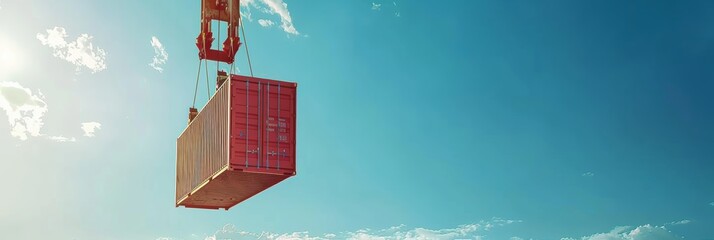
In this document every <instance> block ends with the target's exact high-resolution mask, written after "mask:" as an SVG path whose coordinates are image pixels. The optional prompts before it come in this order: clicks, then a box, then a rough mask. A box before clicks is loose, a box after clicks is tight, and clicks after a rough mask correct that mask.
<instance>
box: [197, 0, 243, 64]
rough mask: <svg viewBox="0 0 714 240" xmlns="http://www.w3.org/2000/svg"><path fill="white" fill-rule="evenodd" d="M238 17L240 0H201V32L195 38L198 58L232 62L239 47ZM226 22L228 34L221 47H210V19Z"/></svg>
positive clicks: (211, 36)
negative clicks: (217, 48) (218, 48)
mask: <svg viewBox="0 0 714 240" xmlns="http://www.w3.org/2000/svg"><path fill="white" fill-rule="evenodd" d="M239 19H240V0H201V33H200V34H199V35H198V37H197V38H196V47H198V58H199V59H206V60H214V61H219V62H225V63H228V64H231V63H233V61H234V60H235V56H236V52H238V48H239V47H240V45H241V43H240V38H239V37H238V24H239ZM213 20H216V21H222V22H227V23H228V31H227V32H228V36H227V37H226V40H225V41H224V42H223V49H221V50H216V49H211V45H213V40H215V39H214V38H213V32H212V31H211V21H213Z"/></svg>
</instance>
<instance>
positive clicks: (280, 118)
mask: <svg viewBox="0 0 714 240" xmlns="http://www.w3.org/2000/svg"><path fill="white" fill-rule="evenodd" d="M294 99H295V89H294V88H288V87H284V86H280V85H266V86H265V87H264V88H263V100H264V101H265V106H266V107H265V108H264V114H265V115H264V118H263V123H264V129H263V131H264V136H265V138H264V139H262V140H263V141H262V142H263V148H264V150H265V151H264V152H263V161H262V164H263V165H264V167H265V168H270V169H276V170H294V169H295V162H294V158H295V156H293V154H294V152H295V149H294V147H295V146H294V144H292V143H293V142H294V141H295V140H294V133H295V130H294V127H295V126H293V125H294V123H295V121H294V117H295V109H294V107H295V101H294Z"/></svg>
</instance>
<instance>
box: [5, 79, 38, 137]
mask: <svg viewBox="0 0 714 240" xmlns="http://www.w3.org/2000/svg"><path fill="white" fill-rule="evenodd" d="M0 108H1V109H3V110H4V111H5V114H7V118H8V121H9V122H10V127H11V128H12V130H10V135H12V136H13V137H17V138H19V139H20V140H27V138H28V135H29V136H33V137H37V136H41V135H42V134H40V129H42V125H44V123H43V122H42V117H44V115H45V113H46V112H47V103H45V101H44V100H43V99H42V98H40V97H39V96H37V95H34V94H33V93H32V91H30V89H28V88H25V87H23V86H21V85H20V84H19V83H17V82H0Z"/></svg>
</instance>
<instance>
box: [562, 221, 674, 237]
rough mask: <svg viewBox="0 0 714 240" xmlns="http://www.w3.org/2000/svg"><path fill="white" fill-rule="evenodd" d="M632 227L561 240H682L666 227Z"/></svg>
mask: <svg viewBox="0 0 714 240" xmlns="http://www.w3.org/2000/svg"><path fill="white" fill-rule="evenodd" d="M629 229H630V227H616V228H615V229H613V230H612V231H610V232H608V233H598V234H593V235H591V236H587V237H582V238H561V240H578V239H581V240H681V239H682V238H681V237H678V236H676V235H674V234H673V233H672V232H670V231H669V230H667V229H666V228H665V227H664V226H652V225H649V224H648V225H643V226H639V227H637V228H635V229H632V230H631V231H628V230H629Z"/></svg>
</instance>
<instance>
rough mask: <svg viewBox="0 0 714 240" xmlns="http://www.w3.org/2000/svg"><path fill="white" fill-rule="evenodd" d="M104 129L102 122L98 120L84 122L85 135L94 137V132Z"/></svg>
mask: <svg viewBox="0 0 714 240" xmlns="http://www.w3.org/2000/svg"><path fill="white" fill-rule="evenodd" d="M99 129H102V124H101V123H98V122H86V123H82V131H84V136H85V137H94V133H95V132H96V131H97V130H99Z"/></svg>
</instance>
